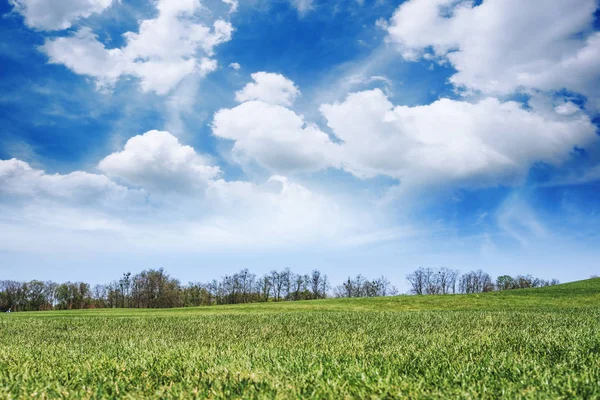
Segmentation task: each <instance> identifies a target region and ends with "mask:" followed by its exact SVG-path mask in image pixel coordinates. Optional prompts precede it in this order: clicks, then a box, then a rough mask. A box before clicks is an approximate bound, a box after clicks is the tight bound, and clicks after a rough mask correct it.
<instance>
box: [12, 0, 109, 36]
mask: <svg viewBox="0 0 600 400" xmlns="http://www.w3.org/2000/svg"><path fill="white" fill-rule="evenodd" d="M9 2H10V3H11V4H12V5H13V7H14V10H15V11H16V12H18V13H19V14H21V15H23V18H24V19H25V24H26V25H27V26H29V27H30V28H34V29H40V30H46V31H55V30H63V29H68V28H70V27H71V26H72V25H73V23H74V22H75V21H77V20H78V19H81V18H87V17H89V16H90V15H92V14H98V13H101V12H102V11H104V10H105V9H107V8H108V7H110V5H111V4H112V3H113V0H61V1H48V0H9Z"/></svg>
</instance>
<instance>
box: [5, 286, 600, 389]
mask: <svg viewBox="0 0 600 400" xmlns="http://www.w3.org/2000/svg"><path fill="white" fill-rule="evenodd" d="M111 397H112V398H117V397H118V398H123V397H125V398H207V397H208V398H307V397H315V398H331V399H339V398H361V399H363V398H489V399H496V398H511V399H513V398H564V399H571V398H600V279H590V280H586V281H580V282H573V283H567V284H563V285H558V286H554V287H548V288H541V289H523V290H513V291H506V292H495V293H485V294H479V295H451V296H399V297H394V298H373V299H330V300H318V301H307V302H289V303H269V304H249V305H236V306H216V307H203V308H188V309H173V310H85V311H53V312H40V313H12V314H9V315H2V316H1V317H0V398H19V399H20V398H22V399H24V398H111Z"/></svg>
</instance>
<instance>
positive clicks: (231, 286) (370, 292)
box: [0, 268, 397, 311]
mask: <svg viewBox="0 0 600 400" xmlns="http://www.w3.org/2000/svg"><path fill="white" fill-rule="evenodd" d="M331 291H332V287H331V284H330V281H329V278H328V277H327V275H326V274H323V273H322V272H321V271H319V270H316V269H315V270H313V271H312V272H311V273H309V274H297V273H295V272H293V271H291V270H290V269H289V268H286V269H283V270H281V271H276V270H274V271H271V272H269V273H267V274H265V275H263V276H257V275H255V274H253V273H251V272H250V271H249V270H248V269H243V270H241V271H240V272H237V273H235V274H232V275H225V276H224V277H222V278H221V279H220V280H212V281H210V282H189V283H188V284H187V285H182V284H181V283H180V281H179V280H177V279H175V278H172V277H171V276H170V275H169V274H168V273H167V272H166V271H165V270H164V269H149V270H144V271H142V272H140V273H139V274H136V275H132V274H131V273H129V272H128V273H125V274H123V275H122V276H121V278H120V279H118V280H115V281H113V282H111V283H109V284H105V285H95V286H93V287H92V286H91V285H90V284H88V283H85V282H66V283H61V284H58V283H55V282H43V281H39V280H33V281H30V282H17V281H9V280H4V281H0V310H3V311H6V310H11V311H44V310H71V309H85V308H172V307H196V306H210V305H217V304H239V303H254V302H279V301H296V300H314V299H324V298H326V297H328V296H330V295H331ZM396 292H397V291H396V289H395V288H394V287H393V286H392V285H391V284H390V283H389V281H388V279H387V278H385V277H383V276H382V277H380V278H378V279H375V280H368V279H366V278H364V277H363V276H362V275H357V276H356V277H354V278H350V277H349V278H348V280H347V281H345V282H344V283H342V284H341V285H339V286H337V287H335V288H333V295H334V296H336V297H374V296H388V295H393V294H396Z"/></svg>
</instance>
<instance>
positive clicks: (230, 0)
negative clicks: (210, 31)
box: [223, 0, 239, 14]
mask: <svg viewBox="0 0 600 400" xmlns="http://www.w3.org/2000/svg"><path fill="white" fill-rule="evenodd" d="M223 3H225V4H227V5H228V6H229V13H230V14H233V13H234V12H236V11H237V9H238V5H239V4H238V0H223Z"/></svg>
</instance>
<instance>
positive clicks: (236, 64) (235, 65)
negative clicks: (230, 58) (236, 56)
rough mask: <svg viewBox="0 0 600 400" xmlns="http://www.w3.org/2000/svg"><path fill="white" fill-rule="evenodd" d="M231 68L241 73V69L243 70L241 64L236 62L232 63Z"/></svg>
mask: <svg viewBox="0 0 600 400" xmlns="http://www.w3.org/2000/svg"><path fill="white" fill-rule="evenodd" d="M229 66H230V67H231V68H233V69H234V70H236V71H239V70H240V68H242V66H241V65H240V64H239V63H236V62H232V63H231V64H229Z"/></svg>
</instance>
